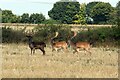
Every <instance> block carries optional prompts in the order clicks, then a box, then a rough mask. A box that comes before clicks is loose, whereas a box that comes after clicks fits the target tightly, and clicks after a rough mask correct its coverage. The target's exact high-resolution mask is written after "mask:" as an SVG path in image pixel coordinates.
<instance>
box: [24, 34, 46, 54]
mask: <svg viewBox="0 0 120 80" xmlns="http://www.w3.org/2000/svg"><path fill="white" fill-rule="evenodd" d="M26 37H27V38H28V39H29V40H28V41H29V47H30V49H31V54H32V53H33V54H34V53H35V49H40V50H41V51H42V52H43V55H45V50H44V47H46V44H45V43H44V42H33V41H32V36H28V35H27V36H26Z"/></svg>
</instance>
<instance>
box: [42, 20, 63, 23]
mask: <svg viewBox="0 0 120 80" xmlns="http://www.w3.org/2000/svg"><path fill="white" fill-rule="evenodd" d="M60 23H61V22H60V21H58V20H53V19H47V20H45V21H43V22H42V24H60Z"/></svg>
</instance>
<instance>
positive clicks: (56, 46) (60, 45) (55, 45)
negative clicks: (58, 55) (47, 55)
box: [51, 32, 68, 51]
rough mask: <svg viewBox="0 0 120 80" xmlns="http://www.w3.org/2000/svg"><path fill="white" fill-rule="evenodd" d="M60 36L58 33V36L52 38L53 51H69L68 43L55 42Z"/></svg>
mask: <svg viewBox="0 0 120 80" xmlns="http://www.w3.org/2000/svg"><path fill="white" fill-rule="evenodd" d="M57 36H58V32H56V35H55V36H54V37H53V38H51V46H52V51H54V50H56V51H58V50H60V49H64V51H66V50H67V47H68V45H67V43H66V41H55V39H56V37H57Z"/></svg>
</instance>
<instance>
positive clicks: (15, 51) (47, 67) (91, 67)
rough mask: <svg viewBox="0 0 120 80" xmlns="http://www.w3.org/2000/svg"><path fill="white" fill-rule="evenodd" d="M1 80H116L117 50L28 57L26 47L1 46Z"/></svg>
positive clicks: (94, 49)
mask: <svg viewBox="0 0 120 80" xmlns="http://www.w3.org/2000/svg"><path fill="white" fill-rule="evenodd" d="M2 50H3V52H2V58H3V61H2V77H3V78H117V77H118V49H116V48H111V49H109V50H104V49H103V48H92V49H91V52H92V55H91V56H90V55H89V54H88V53H87V52H84V51H81V52H80V53H79V54H73V53H72V52H71V51H69V52H68V53H62V52H53V53H52V51H51V48H49V47H46V49H45V50H46V55H45V56H43V55H42V52H41V51H39V50H37V51H36V53H35V54H34V55H31V54H30V49H29V47H28V45H23V44H3V45H2Z"/></svg>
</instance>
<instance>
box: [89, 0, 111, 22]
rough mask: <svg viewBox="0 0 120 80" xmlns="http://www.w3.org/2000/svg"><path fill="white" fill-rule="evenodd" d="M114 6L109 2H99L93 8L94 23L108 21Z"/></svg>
mask: <svg viewBox="0 0 120 80" xmlns="http://www.w3.org/2000/svg"><path fill="white" fill-rule="evenodd" d="M112 11H113V7H112V6H111V5H110V4H109V3H104V2H99V3H97V4H96V5H95V6H94V7H93V8H92V10H91V17H92V18H93V20H94V23H96V24H98V23H107V22H108V21H109V19H110V13H111V12H112Z"/></svg>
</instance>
